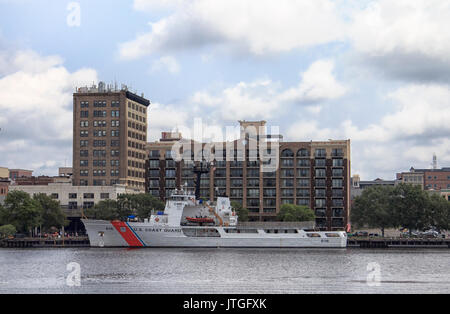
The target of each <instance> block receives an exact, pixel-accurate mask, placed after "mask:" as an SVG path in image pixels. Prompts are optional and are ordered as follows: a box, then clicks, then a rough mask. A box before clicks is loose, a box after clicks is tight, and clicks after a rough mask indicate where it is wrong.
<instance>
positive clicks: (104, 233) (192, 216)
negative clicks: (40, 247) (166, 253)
mask: <svg viewBox="0 0 450 314" xmlns="http://www.w3.org/2000/svg"><path fill="white" fill-rule="evenodd" d="M196 194H197V193H196ZM82 221H83V223H84V225H85V227H86V230H87V233H88V236H89V241H90V244H91V246H93V247H209V248H344V247H346V246H347V234H346V233H345V232H343V231H342V232H340V231H334V232H316V231H305V230H301V229H295V228H249V227H240V226H239V224H238V216H237V215H236V213H235V212H234V211H233V210H232V207H231V204H230V200H229V198H228V197H219V198H218V199H217V203H216V204H210V203H208V202H207V203H203V202H202V201H200V200H198V197H197V198H196V197H195V195H193V194H192V193H188V192H185V191H183V190H180V191H175V193H173V194H172V196H171V197H170V198H169V199H168V201H167V203H166V207H165V210H164V212H161V213H158V214H155V215H151V217H150V218H149V219H145V220H144V221H143V222H131V221H126V222H124V221H111V222H110V221H104V220H90V219H83V220H82Z"/></svg>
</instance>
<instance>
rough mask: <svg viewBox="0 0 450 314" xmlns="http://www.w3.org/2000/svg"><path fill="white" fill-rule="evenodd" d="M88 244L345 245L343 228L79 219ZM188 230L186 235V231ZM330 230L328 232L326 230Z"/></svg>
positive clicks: (147, 245)
mask: <svg viewBox="0 0 450 314" xmlns="http://www.w3.org/2000/svg"><path fill="white" fill-rule="evenodd" d="M82 221H83V223H84V225H85V227H86V230H87V233H88V236H89V241H90V244H91V246H92V247H150V248H151V247H155V248H156V247H183V248H345V247H346V246H347V237H346V235H345V233H344V232H342V233H338V234H339V237H337V236H336V234H337V233H336V232H334V233H333V234H334V235H335V236H334V237H326V236H325V234H327V233H324V232H321V233H317V234H321V237H308V236H307V235H306V233H305V232H304V231H301V230H297V231H298V232H297V233H278V234H273V233H270V234H269V233H265V232H264V231H263V230H254V232H253V233H246V232H245V231H244V230H243V231H242V232H241V233H237V232H232V233H230V232H227V230H228V229H227V228H222V227H203V228H202V227H198V228H196V227H193V228H192V227H180V226H178V227H170V226H153V225H151V224H146V223H132V222H109V221H103V220H82ZM186 234H188V235H186ZM328 234H331V233H328Z"/></svg>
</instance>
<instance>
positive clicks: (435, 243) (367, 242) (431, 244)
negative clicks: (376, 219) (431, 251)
mask: <svg viewBox="0 0 450 314" xmlns="http://www.w3.org/2000/svg"><path fill="white" fill-rule="evenodd" d="M347 247H349V248H362V249H365V248H367V249H378V248H380V249H387V248H444V249H450V239H434V238H432V239H420V238H356V237H353V238H348V241H347Z"/></svg>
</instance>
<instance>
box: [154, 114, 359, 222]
mask: <svg viewBox="0 0 450 314" xmlns="http://www.w3.org/2000/svg"><path fill="white" fill-rule="evenodd" d="M240 123H241V130H243V131H242V132H241V137H240V139H238V140H236V141H233V142H224V143H219V144H220V145H217V146H218V147H228V148H227V149H226V151H225V150H222V151H221V152H220V151H217V150H216V151H215V152H214V154H215V157H214V161H213V166H212V168H211V171H210V172H209V173H206V174H203V175H202V177H201V180H200V196H201V197H202V198H205V199H210V200H215V199H216V198H217V196H219V195H224V194H225V195H228V196H229V197H230V199H231V201H236V202H239V203H241V204H242V205H243V206H244V207H246V208H248V210H249V218H250V219H251V220H253V221H273V220H275V219H276V216H277V214H278V212H279V211H280V208H281V206H282V205H283V204H297V205H306V206H309V207H310V208H312V209H313V210H314V212H315V214H316V226H318V227H319V228H321V229H324V230H341V229H343V228H345V227H346V226H347V224H348V218H349V208H350V141H349V140H343V141H332V140H330V141H324V142H312V141H311V142H283V141H282V137H281V136H279V135H278V136H273V135H270V136H266V135H265V134H258V135H257V136H256V138H257V139H262V138H265V139H267V141H268V142H271V140H273V139H281V141H279V142H278V143H277V144H278V145H279V147H277V150H276V152H277V155H276V156H275V158H277V161H278V163H277V164H278V166H277V167H276V168H275V169H273V170H275V171H271V172H269V171H267V170H265V171H262V169H263V167H264V163H265V162H264V159H263V158H261V157H262V156H260V151H261V150H260V149H259V147H257V146H252V145H251V144H250V142H251V141H252V138H253V139H254V138H255V137H252V136H249V133H247V132H246V131H244V130H245V129H247V128H248V127H252V126H254V127H256V128H258V127H261V126H263V127H264V126H265V121H258V122H248V121H241V122H240ZM179 138H181V135H180V134H176V135H175V136H168V135H167V134H166V135H165V136H163V138H162V139H161V140H160V141H159V142H154V143H148V145H147V150H148V161H147V165H146V167H147V169H146V170H147V174H146V190H147V192H148V193H150V194H152V195H154V196H157V197H160V198H161V199H162V200H164V199H166V198H167V197H168V196H169V195H170V194H171V193H172V192H173V190H174V189H176V188H180V187H182V186H183V187H187V188H193V187H194V185H195V174H194V173H193V167H194V164H195V163H194V162H192V161H189V160H190V158H189V157H191V156H199V155H201V153H199V152H198V151H196V149H198V148H199V149H200V150H202V147H206V146H208V145H209V146H211V145H210V144H205V143H201V144H199V143H195V142H193V141H188V142H190V143H191V147H190V148H191V149H190V151H187V150H184V149H183V152H180V153H182V155H183V160H182V161H177V160H176V158H174V156H173V155H172V154H173V153H172V147H173V145H174V143H177V142H178V139H179ZM183 141H186V140H183ZM242 143H243V144H242ZM196 144H197V145H196ZM212 144H214V143H212ZM215 144H217V143H215ZM241 144H242V145H243V147H244V149H243V150H240V149H238V148H239V147H240V145H241ZM267 145H268V147H269V148H268V151H270V150H271V149H273V147H275V146H273V145H272V144H269V143H268V144H267ZM230 147H231V150H230V149H229V148H230ZM252 147H253V148H255V147H256V150H255V151H253V150H252ZM270 147H272V148H270ZM271 153H273V152H271ZM222 154H223V158H218V157H219V156H222ZM230 155H231V158H230V157H229V156H230ZM251 156H257V157H258V158H256V159H255V158H252V157H251ZM186 157H188V158H186ZM218 159H219V160H218ZM266 161H267V159H266Z"/></svg>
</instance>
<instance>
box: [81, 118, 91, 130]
mask: <svg viewBox="0 0 450 314" xmlns="http://www.w3.org/2000/svg"><path fill="white" fill-rule="evenodd" d="M80 126H81V127H82V128H87V127H89V121H85V120H83V121H80Z"/></svg>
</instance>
